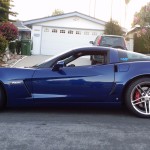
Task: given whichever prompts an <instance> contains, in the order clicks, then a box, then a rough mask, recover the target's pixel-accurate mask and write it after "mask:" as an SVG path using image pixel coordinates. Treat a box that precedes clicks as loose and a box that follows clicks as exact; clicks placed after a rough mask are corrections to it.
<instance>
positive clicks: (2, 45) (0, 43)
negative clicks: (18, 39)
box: [0, 34, 8, 54]
mask: <svg viewBox="0 0 150 150" xmlns="http://www.w3.org/2000/svg"><path fill="white" fill-rule="evenodd" d="M7 46H8V41H7V40H6V39H5V37H3V36H2V34H0V54H2V53H4V52H5V49H6V47H7Z"/></svg>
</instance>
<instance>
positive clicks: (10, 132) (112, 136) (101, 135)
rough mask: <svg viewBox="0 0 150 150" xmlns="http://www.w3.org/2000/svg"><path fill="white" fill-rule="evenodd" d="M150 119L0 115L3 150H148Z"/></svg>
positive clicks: (115, 114) (103, 114) (95, 113)
mask: <svg viewBox="0 0 150 150" xmlns="http://www.w3.org/2000/svg"><path fill="white" fill-rule="evenodd" d="M149 149H150V119H141V118H137V117H135V116H132V115H131V114H130V113H128V112H127V111H125V110H121V109H113V110H110V109H103V110H101V109H99V108H83V107H82V108H40V109H39V108H36V109H35V108H30V109H18V108H13V109H6V110H5V111H4V112H1V113H0V150H149Z"/></svg>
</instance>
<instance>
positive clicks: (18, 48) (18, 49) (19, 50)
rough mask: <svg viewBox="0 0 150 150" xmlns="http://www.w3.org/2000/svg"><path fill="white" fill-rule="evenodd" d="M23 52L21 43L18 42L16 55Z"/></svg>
mask: <svg viewBox="0 0 150 150" xmlns="http://www.w3.org/2000/svg"><path fill="white" fill-rule="evenodd" d="M20 52H21V41H16V53H17V54H20Z"/></svg>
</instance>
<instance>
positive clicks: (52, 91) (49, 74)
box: [33, 64, 114, 102]
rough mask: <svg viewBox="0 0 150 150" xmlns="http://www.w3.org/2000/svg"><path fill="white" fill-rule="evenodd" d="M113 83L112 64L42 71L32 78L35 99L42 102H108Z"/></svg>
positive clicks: (38, 71)
mask: <svg viewBox="0 0 150 150" xmlns="http://www.w3.org/2000/svg"><path fill="white" fill-rule="evenodd" d="M113 84H114V65H113V64H108V65H93V66H91V65H89V66H77V67H63V68H61V69H60V70H59V71H52V70H51V68H44V69H43V68H42V69H38V70H37V71H36V72H35V74H34V76H33V96H34V98H35V100H38V101H41V100H42V101H43V102H44V101H45V102H54V101H55V102H57V101H59V102H107V101H108V99H107V96H108V95H109V93H110V91H111V89H112V87H113Z"/></svg>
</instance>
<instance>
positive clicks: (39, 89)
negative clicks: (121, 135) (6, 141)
mask: <svg viewBox="0 0 150 150" xmlns="http://www.w3.org/2000/svg"><path fill="white" fill-rule="evenodd" d="M90 56H95V57H94V58H95V63H94V64H92V65H91V61H90ZM54 103H56V104H65V103H69V104H81V103H82V104H96V105H97V104H101V105H104V104H106V105H110V106H113V105H120V104H123V105H126V106H127V108H128V109H129V110H130V111H131V112H133V113H134V114H135V115H137V116H139V117H150V57H148V56H146V55H143V54H139V53H134V52H129V51H125V50H119V49H114V48H106V47H83V48H77V49H73V50H70V51H67V52H66V53H63V54H60V55H58V56H55V57H53V58H50V59H49V60H47V61H45V62H43V63H41V64H39V65H35V66H33V67H30V68H0V108H1V109H2V108H4V107H5V106H7V107H10V106H11V107H12V106H43V105H46V106H48V105H51V104H54Z"/></svg>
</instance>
